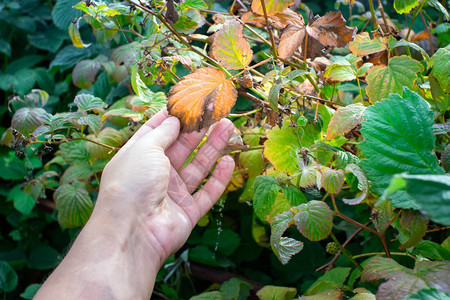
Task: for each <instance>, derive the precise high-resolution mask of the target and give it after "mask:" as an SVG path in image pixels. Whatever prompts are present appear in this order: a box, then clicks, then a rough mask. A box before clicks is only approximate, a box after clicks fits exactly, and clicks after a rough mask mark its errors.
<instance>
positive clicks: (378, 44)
mask: <svg viewBox="0 0 450 300" xmlns="http://www.w3.org/2000/svg"><path fill="white" fill-rule="evenodd" d="M387 42H388V38H387V37H380V36H377V37H374V38H373V39H371V38H370V36H369V33H367V32H363V33H360V34H358V35H356V36H355V38H354V40H353V41H352V42H350V43H348V48H349V49H350V51H352V53H353V54H354V55H358V56H363V55H369V54H373V53H376V52H380V51H383V50H386V48H387Z"/></svg>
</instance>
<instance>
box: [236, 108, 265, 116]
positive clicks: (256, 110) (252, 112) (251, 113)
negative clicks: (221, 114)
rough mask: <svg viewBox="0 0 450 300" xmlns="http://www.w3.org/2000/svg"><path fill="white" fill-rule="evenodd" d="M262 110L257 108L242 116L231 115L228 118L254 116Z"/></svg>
mask: <svg viewBox="0 0 450 300" xmlns="http://www.w3.org/2000/svg"><path fill="white" fill-rule="evenodd" d="M260 110H261V108H257V109H254V110H251V111H247V112H245V113H242V114H229V115H228V116H229V117H232V118H239V117H244V116H249V115H253V114H254V113H257V112H258V111H260Z"/></svg>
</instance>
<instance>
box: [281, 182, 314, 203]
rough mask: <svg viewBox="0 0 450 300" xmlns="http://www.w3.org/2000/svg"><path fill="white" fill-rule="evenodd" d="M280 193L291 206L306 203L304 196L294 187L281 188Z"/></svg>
mask: <svg viewBox="0 0 450 300" xmlns="http://www.w3.org/2000/svg"><path fill="white" fill-rule="evenodd" d="M281 191H282V192H283V194H284V196H285V197H286V200H288V202H289V204H290V205H291V206H299V205H300V204H304V203H306V202H308V200H307V199H306V197H305V195H303V193H302V192H301V191H300V190H299V189H298V188H296V187H294V186H288V187H281Z"/></svg>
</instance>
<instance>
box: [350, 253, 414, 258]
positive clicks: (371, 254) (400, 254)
mask: <svg viewBox="0 0 450 300" xmlns="http://www.w3.org/2000/svg"><path fill="white" fill-rule="evenodd" d="M374 255H386V253H384V252H371V253H363V254H358V255H355V256H353V258H354V259H357V258H360V257H365V256H374ZM391 255H397V256H409V257H411V258H412V259H416V257H415V256H413V255H411V254H409V253H402V252H391Z"/></svg>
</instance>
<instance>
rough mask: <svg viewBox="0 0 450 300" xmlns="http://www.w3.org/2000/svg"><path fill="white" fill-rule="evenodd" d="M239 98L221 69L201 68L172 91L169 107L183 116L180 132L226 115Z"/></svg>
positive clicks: (174, 114)
mask: <svg viewBox="0 0 450 300" xmlns="http://www.w3.org/2000/svg"><path fill="white" fill-rule="evenodd" d="M236 98H237V90H236V88H235V87H234V85H233V83H232V81H231V80H230V79H227V76H226V74H225V73H224V72H223V71H222V70H219V69H216V68H200V69H198V70H197V71H195V72H194V73H191V74H189V75H187V76H185V77H184V78H183V79H182V80H181V81H180V82H178V83H177V84H176V85H175V86H174V87H173V88H172V89H171V90H170V92H169V95H168V101H169V103H168V104H167V109H168V111H169V114H171V115H172V116H175V117H177V118H178V119H180V123H181V131H183V132H191V131H194V130H197V131H199V130H200V129H202V128H203V127H206V126H209V125H211V124H213V123H215V122H217V121H219V120H220V119H222V118H224V117H226V116H227V115H228V114H229V113H230V110H231V107H233V105H234V103H235V102H236Z"/></svg>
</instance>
